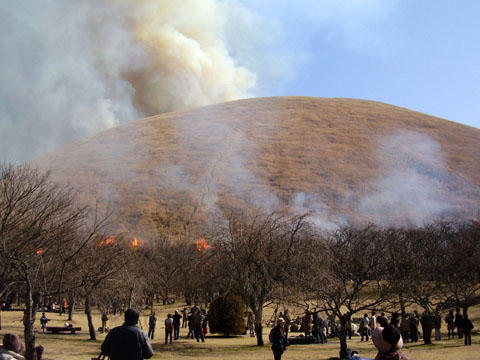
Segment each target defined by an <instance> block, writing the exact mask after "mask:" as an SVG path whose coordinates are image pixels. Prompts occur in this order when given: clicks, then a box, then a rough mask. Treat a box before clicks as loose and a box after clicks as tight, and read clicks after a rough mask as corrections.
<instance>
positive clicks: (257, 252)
mask: <svg viewBox="0 0 480 360" xmlns="http://www.w3.org/2000/svg"><path fill="white" fill-rule="evenodd" d="M305 218H306V215H305V216H300V217H295V218H290V219H287V218H284V217H282V216H279V215H278V214H270V215H269V216H256V217H253V218H249V217H247V216H245V215H243V214H240V213H232V214H231V215H230V216H229V217H228V219H227V222H226V223H223V224H219V225H218V226H217V227H216V229H215V240H214V242H213V257H214V260H213V261H212V265H215V266H216V271H212V273H214V274H215V275H216V280H217V282H218V285H219V286H220V287H221V289H223V291H227V290H229V291H231V292H233V293H236V294H238V295H240V296H241V297H243V299H244V301H245V303H246V304H247V305H248V306H249V307H250V309H252V311H253V313H254V316H255V330H256V333H257V345H259V346H262V345H263V344H264V342H263V337H262V329H263V325H262V320H263V308H264V306H265V305H266V304H267V303H268V302H270V301H272V300H273V299H274V298H275V297H276V296H278V292H277V290H278V288H280V287H281V285H282V284H284V283H285V282H286V281H288V280H289V279H290V278H291V276H292V274H293V273H295V267H294V266H292V264H295V263H296V261H295V259H294V257H295V256H296V255H297V254H298V253H299V252H300V249H301V248H302V239H303V237H302V235H303V231H304V230H305V229H306V228H307V227H308V226H307V225H308V224H307V223H306V221H305Z"/></svg>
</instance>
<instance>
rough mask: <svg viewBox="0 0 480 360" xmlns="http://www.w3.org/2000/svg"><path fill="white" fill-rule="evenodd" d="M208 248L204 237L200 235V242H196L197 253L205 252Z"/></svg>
mask: <svg viewBox="0 0 480 360" xmlns="http://www.w3.org/2000/svg"><path fill="white" fill-rule="evenodd" d="M209 247H210V245H208V244H207V242H206V241H205V235H202V238H201V240H200V241H197V251H200V252H205V251H206V250H207V249H208V248H209Z"/></svg>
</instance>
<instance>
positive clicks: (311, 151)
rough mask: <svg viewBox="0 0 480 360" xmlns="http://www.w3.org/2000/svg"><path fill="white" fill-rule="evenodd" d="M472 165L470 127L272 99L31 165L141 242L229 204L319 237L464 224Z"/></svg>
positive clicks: (410, 114)
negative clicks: (302, 218) (311, 228)
mask: <svg viewBox="0 0 480 360" xmlns="http://www.w3.org/2000/svg"><path fill="white" fill-rule="evenodd" d="M478 159H480V130H479V129H476V128H472V127H468V126H465V125H461V124H458V123H455V122H451V121H447V120H443V119H440V118H435V117H432V116H429V115H426V114H422V113H418V112H414V111H411V110H408V109H404V108H399V107H395V106H392V105H387V104H383V103H378V102H372V101H364V100H352V99H336V98H335V99H331V98H308V97H273V98H257V99H248V100H239V101H233V102H228V103H223V104H219V105H213V106H207V107H202V108H197V109H193V110H189V111H182V112H172V113H167V114H162V115H158V116H153V117H149V118H145V119H141V120H137V121H134V122H131V123H128V124H124V125H121V126H118V127H115V128H112V129H109V130H106V131H103V132H101V133H98V134H95V135H93V136H91V137H88V138H85V139H83V140H81V141H78V142H76V143H74V144H71V145H69V146H67V147H65V148H63V149H60V150H58V151H55V152H53V153H50V154H47V155H45V156H42V157H40V158H38V159H36V160H35V161H34V164H35V165H37V166H39V167H41V168H43V169H51V170H52V172H53V176H54V177H55V178H56V179H57V180H59V181H62V182H69V183H71V184H73V185H74V186H75V187H76V188H78V189H80V191H81V197H82V200H83V201H86V202H88V203H93V201H94V200H93V199H95V198H98V199H99V200H100V204H101V205H102V206H106V205H107V204H108V206H110V207H111V208H112V209H114V210H115V213H116V219H115V226H116V229H122V230H123V231H127V232H131V233H135V234H139V236H144V237H148V236H150V235H151V234H152V231H156V226H157V225H158V224H160V227H161V228H170V229H173V230H175V231H179V232H182V231H184V230H185V229H187V230H188V228H189V227H191V225H192V224H199V223H204V222H210V221H212V220H213V219H218V218H219V217H222V216H223V213H224V212H225V211H228V209H230V208H232V207H242V208H246V209H251V210H252V211H253V209H261V211H265V212H271V211H274V210H278V209H288V211H290V212H292V213H303V212H305V211H308V210H312V211H314V216H313V217H312V220H313V221H314V222H315V223H317V224H318V225H320V226H322V227H325V228H327V229H331V228H333V227H335V226H336V224H338V223H342V222H344V221H374V222H378V223H383V224H405V223H411V224H417V225H421V224H423V223H424V222H426V221H432V220H435V219H438V218H444V217H450V216H453V217H461V218H468V217H471V216H474V215H476V213H477V212H478V210H479V209H480V206H479V204H480V202H479V200H480V162H479V161H478ZM255 211H257V210H255Z"/></svg>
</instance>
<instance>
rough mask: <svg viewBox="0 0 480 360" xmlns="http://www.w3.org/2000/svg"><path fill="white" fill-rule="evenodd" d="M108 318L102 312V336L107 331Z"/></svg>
mask: <svg viewBox="0 0 480 360" xmlns="http://www.w3.org/2000/svg"><path fill="white" fill-rule="evenodd" d="M107 321H108V316H107V313H106V312H102V334H103V333H104V332H105V331H106V330H107Z"/></svg>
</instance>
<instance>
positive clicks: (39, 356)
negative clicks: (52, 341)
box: [35, 345, 45, 360]
mask: <svg viewBox="0 0 480 360" xmlns="http://www.w3.org/2000/svg"><path fill="white" fill-rule="evenodd" d="M44 351H45V348H44V347H43V346H42V345H38V346H36V347H35V352H36V353H37V360H42V358H43V352H44Z"/></svg>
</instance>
